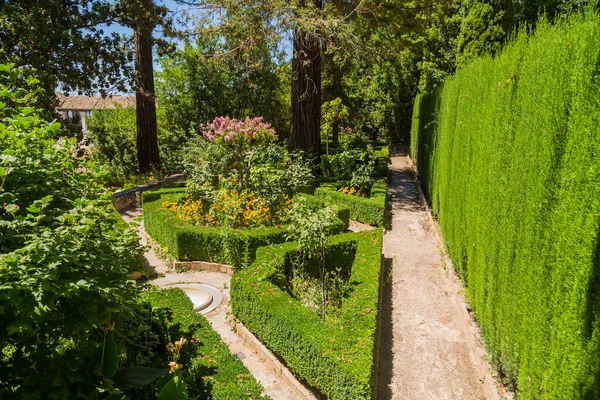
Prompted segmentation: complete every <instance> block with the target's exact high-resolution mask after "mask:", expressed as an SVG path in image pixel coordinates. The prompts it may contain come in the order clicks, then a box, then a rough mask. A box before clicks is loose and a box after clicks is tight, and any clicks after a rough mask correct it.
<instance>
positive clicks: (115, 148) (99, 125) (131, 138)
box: [88, 107, 188, 186]
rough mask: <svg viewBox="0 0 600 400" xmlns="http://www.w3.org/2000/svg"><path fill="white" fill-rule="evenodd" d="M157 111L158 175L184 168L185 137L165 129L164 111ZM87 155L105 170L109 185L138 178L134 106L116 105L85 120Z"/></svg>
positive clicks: (124, 182)
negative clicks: (114, 107) (159, 160)
mask: <svg viewBox="0 0 600 400" xmlns="http://www.w3.org/2000/svg"><path fill="white" fill-rule="evenodd" d="M157 113H158V118H159V120H158V125H159V127H158V128H159V129H158V147H159V151H160V156H161V160H162V162H161V167H160V170H159V171H157V172H158V173H159V174H161V175H170V174H174V173H178V172H181V171H182V170H183V156H184V154H185V152H184V147H183V146H182V145H183V144H184V143H186V141H187V140H188V138H187V136H186V135H183V134H180V133H179V132H178V131H170V130H167V129H165V125H166V123H165V119H164V118H165V117H164V115H165V110H163V109H162V108H160V107H159V108H158V109H157ZM88 129H89V132H88V138H89V139H88V141H89V156H90V159H91V160H92V161H94V162H95V163H96V164H98V165H100V166H101V167H102V168H103V169H104V170H105V171H106V172H107V174H106V175H107V179H108V182H107V183H108V184H110V185H119V186H120V185H124V184H126V183H128V182H131V181H134V182H135V181H137V180H139V179H140V178H143V177H140V176H139V175H138V155H137V147H136V141H137V132H136V114H135V109H134V108H121V107H117V108H116V109H114V110H101V111H94V112H93V114H92V117H91V118H89V119H88Z"/></svg>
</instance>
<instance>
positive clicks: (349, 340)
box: [231, 230, 382, 400]
mask: <svg viewBox="0 0 600 400" xmlns="http://www.w3.org/2000/svg"><path fill="white" fill-rule="evenodd" d="M381 235H382V233H381V230H374V231H369V232H361V233H352V234H343V235H339V236H335V237H332V238H330V239H328V240H327V243H325V247H324V252H323V253H322V254H323V255H324V258H325V262H326V267H327V269H328V270H329V271H340V273H341V274H344V271H345V272H349V276H348V277H347V280H346V282H347V283H348V285H347V286H346V288H345V289H346V291H345V293H344V295H343V296H342V301H341V307H340V308H339V310H338V311H337V312H327V313H325V319H322V315H321V312H320V310H319V308H320V307H317V309H312V310H311V309H310V307H309V308H307V307H306V306H305V305H304V304H306V303H304V304H303V302H304V299H305V298H303V297H302V296H300V297H299V296H297V295H296V292H295V291H294V290H295V289H294V287H293V285H294V283H295V280H296V279H297V277H296V276H295V274H296V273H298V272H299V271H298V268H299V266H298V264H297V262H298V256H299V247H298V243H297V242H289V243H285V244H281V245H274V246H269V247H262V248H260V249H259V250H258V254H257V258H256V261H255V262H254V263H253V264H252V265H251V266H250V267H249V268H246V269H244V270H241V271H239V272H237V273H236V274H235V275H234V277H233V279H232V284H231V296H232V297H231V305H232V311H233V314H234V315H235V316H236V317H237V318H239V319H240V320H241V321H242V322H243V323H244V324H245V326H246V327H247V328H248V329H249V330H250V331H252V332H253V333H254V334H255V335H256V336H257V337H258V338H259V339H260V340H261V342H263V343H264V344H265V345H266V346H267V347H269V348H270V349H271V350H272V351H273V352H274V353H275V354H277V355H278V356H280V357H281V358H282V359H283V360H284V361H285V363H286V364H287V366H288V367H289V368H290V370H291V371H292V372H293V373H294V374H295V375H297V376H299V377H300V378H301V379H304V380H306V381H307V382H308V383H309V384H310V385H311V386H313V387H314V388H316V389H317V390H318V391H320V392H321V393H323V394H324V395H325V396H327V398H329V399H340V400H341V399H370V398H371V391H372V384H373V381H372V376H371V373H372V368H373V354H374V343H375V330H376V321H377V309H378V301H379V282H380V269H381V268H380V267H381ZM321 245H322V244H321ZM300 252H301V250H300ZM313 254H314V253H313ZM316 265H318V264H312V266H316ZM309 268H310V266H309ZM294 270H296V272H294ZM348 270H350V271H348ZM305 271H306V270H305ZM313 272H314V273H316V275H318V274H319V273H318V272H316V271H314V270H313ZM300 273H301V274H304V272H303V271H300ZM313 276H314V275H313ZM290 281H292V282H290ZM296 282H297V280H296ZM318 287H319V286H318V284H317V288H318ZM319 297H320V296H319Z"/></svg>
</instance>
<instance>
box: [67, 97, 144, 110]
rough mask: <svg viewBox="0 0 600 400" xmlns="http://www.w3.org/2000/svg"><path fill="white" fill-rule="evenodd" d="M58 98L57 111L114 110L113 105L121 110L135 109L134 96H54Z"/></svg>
mask: <svg viewBox="0 0 600 400" xmlns="http://www.w3.org/2000/svg"><path fill="white" fill-rule="evenodd" d="M56 97H57V98H58V107H57V110H58V111H63V110H79V111H87V110H107V109H114V108H115V104H119V105H121V107H123V108H127V107H133V108H135V96H106V97H104V98H102V97H101V96H65V95H63V94H59V93H57V94H56Z"/></svg>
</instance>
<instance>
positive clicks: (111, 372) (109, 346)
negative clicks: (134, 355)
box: [102, 335, 119, 379]
mask: <svg viewBox="0 0 600 400" xmlns="http://www.w3.org/2000/svg"><path fill="white" fill-rule="evenodd" d="M118 367H119V352H118V351H117V342H116V341H115V338H114V337H113V335H108V336H107V337H106V340H105V341H104V357H103V358H102V375H104V377H105V378H106V379H111V378H112V377H113V376H115V373H116V372H117V368H118Z"/></svg>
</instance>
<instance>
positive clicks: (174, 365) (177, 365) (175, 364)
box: [169, 361, 183, 374]
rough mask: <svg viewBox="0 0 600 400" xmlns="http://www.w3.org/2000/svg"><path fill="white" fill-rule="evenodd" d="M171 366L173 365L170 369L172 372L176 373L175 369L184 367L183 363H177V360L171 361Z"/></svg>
mask: <svg viewBox="0 0 600 400" xmlns="http://www.w3.org/2000/svg"><path fill="white" fill-rule="evenodd" d="M169 367H171V370H170V371H169V373H170V374H172V373H174V372H175V371H177V370H178V369H181V368H183V365H181V364H177V363H176V362H175V361H171V362H170V363H169Z"/></svg>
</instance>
